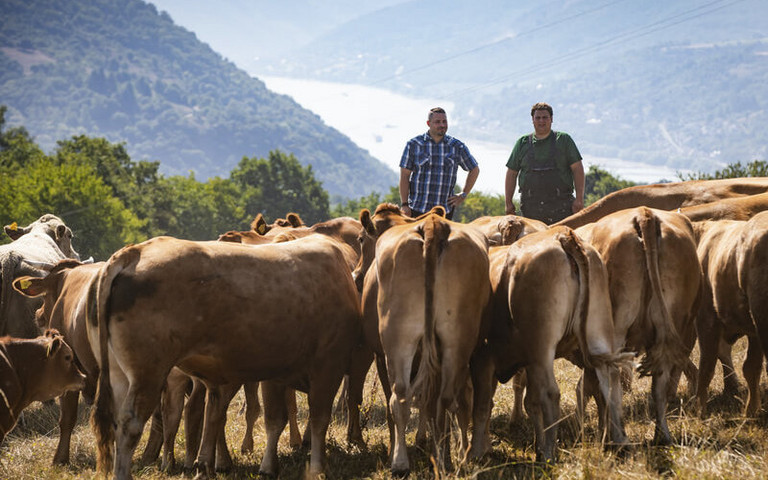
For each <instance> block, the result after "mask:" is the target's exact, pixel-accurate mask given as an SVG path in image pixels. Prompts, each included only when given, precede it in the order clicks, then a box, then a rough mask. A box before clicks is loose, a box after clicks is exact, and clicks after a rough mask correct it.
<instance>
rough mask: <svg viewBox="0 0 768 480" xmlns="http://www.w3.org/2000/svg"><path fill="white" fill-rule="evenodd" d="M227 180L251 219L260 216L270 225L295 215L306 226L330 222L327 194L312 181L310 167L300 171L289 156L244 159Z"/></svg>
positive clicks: (312, 176) (270, 154)
mask: <svg viewBox="0 0 768 480" xmlns="http://www.w3.org/2000/svg"><path fill="white" fill-rule="evenodd" d="M230 178H231V179H232V181H233V182H234V183H235V184H236V185H238V187H239V188H240V191H241V193H242V194H243V197H244V208H245V211H246V212H247V213H248V214H249V215H251V217H253V216H255V215H256V214H257V213H261V214H262V215H264V217H265V218H266V219H267V221H269V222H271V221H274V220H275V219H277V218H281V217H284V216H285V214H286V213H288V212H296V213H299V214H300V215H301V217H302V219H303V220H304V221H305V222H307V223H308V224H312V223H316V222H320V221H323V220H327V219H328V218H330V213H329V206H328V192H326V191H325V190H324V189H323V187H322V184H321V183H320V182H319V181H317V180H316V179H315V176H314V173H313V171H312V166H311V165H308V166H306V167H303V166H302V165H301V164H300V163H299V161H298V160H297V159H296V157H294V156H293V155H286V154H284V153H282V152H280V151H279V150H274V151H271V152H269V159H266V160H265V159H258V158H255V157H254V158H248V157H244V158H243V159H242V160H240V163H239V164H238V166H237V167H236V168H235V169H234V170H232V172H231V174H230Z"/></svg>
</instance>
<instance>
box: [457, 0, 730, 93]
mask: <svg viewBox="0 0 768 480" xmlns="http://www.w3.org/2000/svg"><path fill="white" fill-rule="evenodd" d="M744 1H745V0H730V1H728V0H715V1H712V2H710V3H708V4H705V5H700V6H698V7H696V8H693V9H690V10H687V11H685V12H682V13H679V14H676V15H672V16H670V17H667V18H664V19H661V20H658V21H655V22H652V23H650V24H648V25H645V26H642V27H638V28H636V29H633V30H629V31H627V32H623V33H621V34H619V35H616V36H614V37H612V38H609V39H606V40H603V41H601V42H599V43H596V44H594V45H590V46H587V47H584V48H581V49H578V50H575V51H572V52H568V53H567V54H564V55H560V56H558V57H555V58H553V59H550V60H547V61H545V62H541V63H538V64H533V65H532V66H531V67H528V68H525V69H521V70H516V71H514V72H512V73H509V74H507V75H503V76H501V77H498V78H496V79H493V80H491V81H488V82H483V83H479V84H476V85H474V86H471V87H467V88H464V89H461V90H457V91H454V92H452V93H449V94H447V95H445V97H447V98H450V97H455V96H461V95H463V94H466V93H469V92H471V91H475V90H480V89H483V88H487V87H490V86H493V85H498V84H500V83H505V82H507V81H509V80H510V79H512V78H515V77H517V76H520V75H527V74H531V73H534V72H537V71H540V70H544V69H547V68H550V67H553V66H556V65H559V64H562V63H566V62H568V61H572V60H574V59H576V58H581V57H584V56H586V55H589V54H592V53H594V52H597V51H600V50H603V49H605V48H608V47H609V46H613V45H616V44H620V43H624V42H627V41H629V40H633V39H635V38H638V37H642V36H645V35H649V34H651V33H655V32H657V31H659V30H663V29H666V28H670V27H673V26H676V25H679V24H681V23H685V22H689V21H691V20H694V19H696V18H699V17H702V16H705V15H709V14H711V13H713V12H716V11H718V10H722V9H724V8H728V7H730V6H732V5H735V4H737V3H741V2H744ZM718 4H719V5H718ZM709 7H713V8H711V9H709V10H706V11H701V10H703V9H707V8H709ZM697 12H698V13H697Z"/></svg>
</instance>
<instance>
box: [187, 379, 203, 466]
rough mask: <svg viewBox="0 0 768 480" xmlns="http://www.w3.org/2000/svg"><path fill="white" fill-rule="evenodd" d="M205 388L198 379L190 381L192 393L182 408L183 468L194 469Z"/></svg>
mask: <svg viewBox="0 0 768 480" xmlns="http://www.w3.org/2000/svg"><path fill="white" fill-rule="evenodd" d="M205 393H206V388H205V385H203V382H201V381H200V380H198V379H194V378H193V379H192V392H191V393H190V394H189V398H187V404H186V406H185V407H184V434H185V437H184V438H185V442H186V446H187V451H186V453H185V456H184V468H186V469H188V470H191V469H192V468H194V465H195V460H196V459H197V453H198V450H199V449H200V439H201V437H202V429H203V412H204V411H205Z"/></svg>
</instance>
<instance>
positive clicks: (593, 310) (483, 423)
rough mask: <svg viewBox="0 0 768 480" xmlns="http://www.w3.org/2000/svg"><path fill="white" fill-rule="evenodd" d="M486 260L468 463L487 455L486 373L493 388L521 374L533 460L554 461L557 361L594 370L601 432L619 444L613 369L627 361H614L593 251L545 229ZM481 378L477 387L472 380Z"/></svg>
mask: <svg viewBox="0 0 768 480" xmlns="http://www.w3.org/2000/svg"><path fill="white" fill-rule="evenodd" d="M489 258H490V279H491V285H492V292H493V293H492V297H491V301H490V303H489V306H488V309H487V310H486V312H487V315H489V322H490V331H489V333H488V335H487V348H482V349H480V351H479V352H478V353H477V354H476V358H475V362H474V363H473V365H474V366H473V369H474V368H477V369H478V370H480V372H481V373H478V374H477V375H475V374H473V382H474V383H473V387H474V389H475V402H474V410H475V412H474V425H473V435H472V449H471V451H470V455H471V456H473V457H479V456H481V455H483V454H485V453H486V452H487V451H488V449H489V448H490V447H489V445H488V444H487V431H488V422H489V421H490V413H491V397H492V394H493V385H494V384H493V382H492V379H493V375H494V371H495V376H496V378H498V379H499V381H501V382H506V381H508V380H509V379H510V378H511V377H512V376H513V375H515V374H516V373H517V372H518V371H520V370H521V369H523V368H524V369H525V371H526V373H527V378H528V385H527V387H528V388H527V393H526V395H525V406H526V410H527V411H528V414H529V416H530V417H531V419H532V421H533V424H534V431H535V440H536V457H537V459H538V460H539V461H552V460H554V458H555V439H556V437H557V425H558V422H559V421H560V405H559V403H560V391H559V388H558V386H557V383H556V381H555V376H554V360H555V358H557V357H567V358H568V359H569V360H571V361H573V362H574V363H576V364H577V365H580V366H582V367H586V368H589V369H594V370H595V374H596V375H597V378H598V380H599V388H600V392H601V394H602V398H603V399H604V401H605V403H606V404H607V407H608V408H607V409H606V410H605V411H604V412H603V414H604V415H605V418H604V419H603V418H601V420H602V421H601V424H602V425H603V426H605V428H607V429H608V435H609V436H608V438H609V439H610V441H611V442H613V443H614V444H624V443H626V435H625V434H624V430H623V427H622V421H621V385H620V383H619V375H618V366H619V364H620V363H621V362H622V361H625V358H626V357H627V355H622V354H620V353H619V346H618V345H615V344H614V333H613V320H612V318H611V305H610V298H609V294H608V279H607V273H606V270H605V266H604V265H603V262H602V260H601V259H600V256H599V254H598V253H597V251H595V249H594V248H592V247H591V246H589V245H588V244H586V243H584V242H582V241H581V240H579V239H578V237H577V236H576V234H575V233H574V232H573V231H572V230H571V229H569V228H566V227H553V228H550V229H549V230H546V231H542V232H537V233H532V234H530V235H527V236H525V237H523V238H521V239H520V240H518V241H517V242H515V243H513V244H512V245H511V246H509V247H507V246H503V247H494V248H492V249H491V250H490V253H489ZM630 355H631V354H630ZM483 377H484V378H485V381H483V380H480V379H481V378H483ZM475 379H478V380H477V381H475ZM606 420H607V421H606Z"/></svg>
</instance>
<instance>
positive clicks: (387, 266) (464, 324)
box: [356, 205, 490, 475]
mask: <svg viewBox="0 0 768 480" xmlns="http://www.w3.org/2000/svg"><path fill="white" fill-rule="evenodd" d="M391 207H392V206H389V205H384V206H379V208H377V211H376V214H375V215H374V218H370V217H369V215H367V213H368V211H367V210H364V211H363V213H361V223H362V224H363V227H364V229H365V231H366V233H367V234H368V235H370V236H371V237H372V238H376V239H377V240H376V242H375V262H373V260H372V259H365V260H364V261H363V262H361V264H365V263H368V264H370V263H372V264H373V265H372V267H373V268H375V270H376V273H377V277H378V281H377V286H378V294H377V313H378V333H379V338H380V340H381V347H382V351H383V353H384V356H385V359H386V368H387V372H388V376H389V386H390V388H391V390H392V395H391V397H390V399H389V407H390V410H391V412H392V415H393V417H394V430H395V439H394V446H393V449H392V468H391V469H392V472H393V474H394V475H401V474H406V473H407V472H408V471H409V469H410V466H409V461H408V454H407V452H406V447H405V427H406V423H407V421H408V418H409V416H410V404H411V402H412V400H413V399H414V398H415V400H416V403H417V404H418V405H419V408H420V410H421V415H422V416H424V417H425V418H426V419H427V421H428V422H429V424H430V426H432V427H433V428H434V438H435V439H436V444H437V452H436V458H437V459H438V462H440V465H441V466H444V467H446V468H450V464H451V459H450V445H449V442H448V441H447V438H446V436H445V435H444V434H445V432H446V427H447V424H446V412H447V411H453V410H455V408H456V403H457V401H458V400H459V395H460V393H461V392H462V391H463V389H464V386H465V385H466V383H467V380H468V378H469V359H470V355H471V353H472V351H473V350H474V349H475V347H476V345H477V343H478V340H479V334H480V322H481V314H482V310H483V308H484V306H485V304H486V303H487V298H488V294H489V292H490V285H489V282H488V256H487V249H488V241H487V239H486V238H485V237H484V236H483V235H482V234H481V233H480V232H479V231H478V230H477V229H475V228H473V227H468V226H467V225H462V224H459V223H455V222H451V221H449V220H446V219H444V218H443V217H442V216H441V215H438V214H436V213H429V214H426V215H423V216H422V217H419V218H418V219H417V220H416V221H413V222H406V223H404V224H401V225H390V226H387V227H386V228H383V227H381V224H380V223H379V221H380V219H377V218H376V217H377V216H378V215H380V214H381V215H382V216H388V217H392V216H395V217H396V216H397V215H398V214H399V210H398V212H397V213H396V212H395V211H394V210H392V208H391ZM377 223H379V225H377ZM363 250H364V252H366V249H365V248H364V249H363ZM364 255H366V253H364ZM369 260H370V263H369ZM356 273H358V275H359V274H360V273H363V272H356ZM419 351H420V352H421V355H420V358H421V360H420V362H419V363H418V365H416V364H415V363H414V361H415V359H416V358H418V356H417V352H419ZM412 368H416V373H415V377H414V378H412V377H411V371H412Z"/></svg>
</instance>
